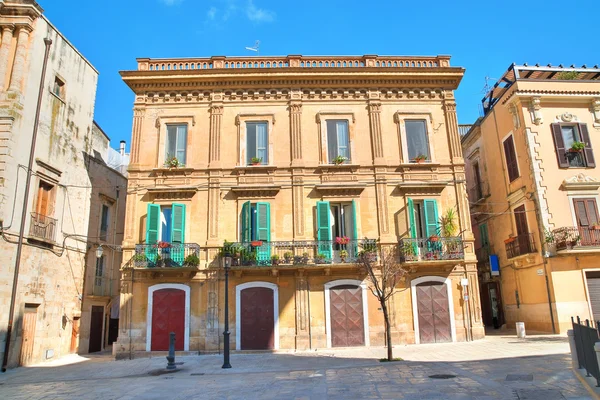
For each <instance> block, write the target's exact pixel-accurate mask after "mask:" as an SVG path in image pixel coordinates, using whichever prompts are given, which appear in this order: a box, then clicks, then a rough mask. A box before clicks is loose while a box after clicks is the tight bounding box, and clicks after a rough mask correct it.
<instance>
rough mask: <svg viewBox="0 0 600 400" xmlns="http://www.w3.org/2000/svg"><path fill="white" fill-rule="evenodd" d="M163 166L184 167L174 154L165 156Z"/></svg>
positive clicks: (171, 167)
mask: <svg viewBox="0 0 600 400" xmlns="http://www.w3.org/2000/svg"><path fill="white" fill-rule="evenodd" d="M165 167H166V168H169V169H173V168H183V167H185V165H183V164H182V163H181V162H179V159H178V158H177V157H175V156H171V155H169V156H167V159H166V160H165Z"/></svg>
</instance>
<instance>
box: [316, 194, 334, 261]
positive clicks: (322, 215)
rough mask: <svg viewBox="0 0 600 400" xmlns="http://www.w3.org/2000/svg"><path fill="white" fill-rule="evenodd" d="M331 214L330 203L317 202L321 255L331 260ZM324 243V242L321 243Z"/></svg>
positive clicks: (318, 237) (318, 238)
mask: <svg viewBox="0 0 600 400" xmlns="http://www.w3.org/2000/svg"><path fill="white" fill-rule="evenodd" d="M330 215H331V213H330V211H329V202H328V201H318V202H317V240H319V241H320V243H319V245H318V246H317V247H318V251H319V253H321V254H323V255H325V257H326V258H328V259H331V255H332V248H331V221H330V219H331V216H330ZM321 241H322V242H321Z"/></svg>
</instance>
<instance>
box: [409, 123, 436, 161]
mask: <svg viewBox="0 0 600 400" xmlns="http://www.w3.org/2000/svg"><path fill="white" fill-rule="evenodd" d="M404 125H405V127H406V145H407V151H408V159H409V160H410V162H423V161H430V160H431V154H430V152H429V138H428V137H427V124H426V122H425V121H424V120H406V121H405V122H404ZM420 160H422V161H420Z"/></svg>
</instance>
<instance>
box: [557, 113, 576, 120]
mask: <svg viewBox="0 0 600 400" xmlns="http://www.w3.org/2000/svg"><path fill="white" fill-rule="evenodd" d="M556 118H557V119H558V120H560V121H562V122H572V121H577V117H576V116H575V115H573V114H571V113H570V112H566V113H563V114H561V115H557V116H556Z"/></svg>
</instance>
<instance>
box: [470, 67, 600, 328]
mask: <svg viewBox="0 0 600 400" xmlns="http://www.w3.org/2000/svg"><path fill="white" fill-rule="evenodd" d="M483 111H484V116H483V117H482V118H480V119H479V120H478V121H477V122H476V123H475V124H474V125H473V127H472V128H471V129H470V131H469V132H468V133H467V134H466V135H465V136H464V137H463V138H462V145H463V154H464V156H465V161H466V174H467V181H468V184H469V201H470V207H471V215H472V223H473V232H475V236H476V247H477V254H478V258H479V265H480V274H481V275H480V279H481V303H482V306H483V316H484V320H485V323H486V325H493V324H494V323H495V324H496V325H499V324H502V323H503V322H506V323H507V324H508V325H509V326H513V327H514V324H515V322H517V321H523V322H525V325H526V328H528V329H532V330H539V331H546V332H552V331H553V330H554V331H556V332H561V333H562V332H565V331H566V330H567V329H569V327H570V326H571V317H572V316H577V315H579V316H581V317H583V318H594V319H595V320H598V319H600V291H599V290H598V289H599V288H600V279H599V278H600V273H599V272H598V271H599V270H598V265H599V264H598V262H599V261H600V257H599V256H600V247H599V246H600V224H599V223H600V220H599V217H598V188H600V173H599V172H598V170H597V169H596V164H595V158H594V150H593V148H597V147H598V146H600V140H599V139H598V134H599V133H600V69H598V67H597V66H596V67H594V68H586V67H585V66H583V67H581V68H574V67H570V68H563V67H562V66H559V67H552V66H547V67H540V66H538V65H536V66H528V65H512V66H511V67H510V68H509V69H508V70H507V71H506V73H505V74H504V75H503V77H502V78H501V79H500V80H499V81H498V83H496V85H495V86H494V87H493V88H492V90H491V91H490V92H489V93H488V94H487V95H486V97H485V98H484V99H483ZM490 255H491V256H492V257H491V258H490V257H489V256H490ZM495 260H497V262H496V261H495ZM494 265H498V267H499V268H498V269H496V268H493V266H494ZM494 317H495V318H497V320H496V321H494Z"/></svg>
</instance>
